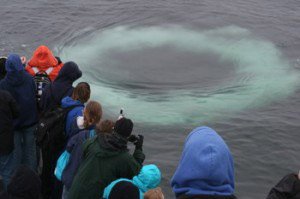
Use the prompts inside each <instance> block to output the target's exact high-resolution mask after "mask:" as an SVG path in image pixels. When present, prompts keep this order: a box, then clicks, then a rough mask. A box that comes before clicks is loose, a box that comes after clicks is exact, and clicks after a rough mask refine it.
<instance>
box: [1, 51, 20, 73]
mask: <svg viewBox="0 0 300 199" xmlns="http://www.w3.org/2000/svg"><path fill="white" fill-rule="evenodd" d="M5 70H6V71H7V72H14V71H22V70H24V67H23V64H22V61H21V58H20V56H19V55H17V54H10V55H9V56H8V58H7V60H6V63H5Z"/></svg>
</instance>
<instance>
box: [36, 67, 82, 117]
mask: <svg viewBox="0 0 300 199" xmlns="http://www.w3.org/2000/svg"><path fill="white" fill-rule="evenodd" d="M81 76H82V72H81V71H80V69H79V67H78V65H77V64H76V63H75V62H67V63H65V64H64V66H63V67H62V68H61V70H60V71H59V74H58V76H57V78H56V79H55V80H54V81H53V82H52V83H51V84H49V85H47V86H46V87H45V89H44V90H43V94H42V97H41V107H40V108H41V111H42V113H43V112H45V111H47V110H49V109H51V108H53V107H55V106H60V105H61V100H62V99H63V98H64V97H67V96H71V95H72V93H73V89H74V87H73V86H72V85H73V83H74V82H75V81H76V80H77V79H79V78H80V77H81Z"/></svg>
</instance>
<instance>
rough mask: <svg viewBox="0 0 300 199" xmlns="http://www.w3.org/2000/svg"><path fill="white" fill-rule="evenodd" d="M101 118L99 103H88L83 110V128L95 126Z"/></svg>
mask: <svg viewBox="0 0 300 199" xmlns="http://www.w3.org/2000/svg"><path fill="white" fill-rule="evenodd" d="M101 117H102V107H101V104H100V103H99V102H96V101H89V103H88V104H87V105H86V106H85V109H84V123H85V124H84V126H85V127H88V126H89V125H90V124H97V123H98V122H99V121H100V120H101Z"/></svg>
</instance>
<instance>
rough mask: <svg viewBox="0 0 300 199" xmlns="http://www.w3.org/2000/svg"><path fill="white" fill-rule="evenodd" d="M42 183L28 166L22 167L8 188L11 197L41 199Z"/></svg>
mask: <svg viewBox="0 0 300 199" xmlns="http://www.w3.org/2000/svg"><path fill="white" fill-rule="evenodd" d="M39 190H41V181H40V178H39V177H38V175H37V174H36V173H35V172H34V171H32V170H31V169H29V168H28V167H26V166H20V167H19V169H18V170H17V171H16V173H15V174H14V175H13V177H12V179H11V181H10V183H9V184H8V187H7V192H8V193H9V195H12V196H14V197H19V198H23V199H39V195H40V193H39Z"/></svg>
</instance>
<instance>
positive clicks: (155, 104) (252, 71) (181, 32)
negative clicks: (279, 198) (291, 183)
mask: <svg viewBox="0 0 300 199" xmlns="http://www.w3.org/2000/svg"><path fill="white" fill-rule="evenodd" d="M1 8H2V9H0V16H1V18H2V21H1V23H0V36H1V39H0V44H1V47H0V51H1V53H2V54H7V53H9V52H17V53H20V54H25V55H27V56H28V57H29V56H30V55H31V52H32V50H34V49H35V48H36V47H37V46H38V45H40V44H46V45H49V46H50V47H51V48H53V49H56V52H57V53H58V54H59V55H60V56H61V57H62V58H63V60H64V61H68V60H75V61H76V62H78V63H79V64H80V66H81V68H82V70H83V71H84V73H85V75H84V77H83V79H84V80H86V81H89V82H90V83H91V84H92V92H93V94H92V98H94V99H97V100H99V101H100V102H101V103H102V104H103V106H104V107H105V112H106V116H107V117H115V116H116V115H117V112H118V109H119V108H120V107H124V108H125V112H126V114H127V115H128V117H131V118H132V119H133V120H134V121H135V123H136V125H135V133H142V134H143V135H145V153H146V155H147V160H146V163H155V164H158V165H159V166H160V168H161V169H162V172H163V183H162V187H163V190H164V192H165V194H166V196H167V198H172V197H173V194H172V192H171V189H170V187H169V180H170V178H171V176H172V174H173V172H174V170H175V168H176V166H177V163H178V160H179V158H180V155H181V149H182V145H183V143H184V139H185V136H186V135H187V133H188V132H189V131H191V130H192V129H193V128H194V127H196V126H199V125H208V126H211V127H212V128H215V129H216V130H217V131H218V132H219V133H220V134H221V135H222V136H223V137H224V139H225V140H226V142H227V143H228V145H229V147H230V148H231V151H232V153H233V156H234V158H235V168H236V185H237V186H236V193H237V196H238V197H239V198H265V196H266V194H267V192H268V191H269V189H270V188H271V186H273V185H274V183H275V182H276V181H277V180H279V178H280V177H282V175H284V174H285V173H287V172H292V171H297V170H298V169H300V166H299V159H300V155H299V153H298V151H299V149H300V146H299V144H298V143H299V141H300V139H299V137H298V129H299V122H298V120H299V116H300V114H299V111H300V101H299V97H300V94H299V91H298V84H299V66H300V62H299V50H300V36H299V30H300V26H299V25H300V24H299V23H300V21H299V18H300V2H299V1H298V0H288V1H278V0H275V1H266V0H263V1H259V0H251V1H241V0H225V1H208V0H205V1H191V0H187V1H178V0H175V1H171V0H165V1H158V0H152V1H144V0H142V1H137V0H126V1H118V0H114V1H102V0H101V1H96V0H86V1H80V0H67V1H58V0H53V1H49V0H27V1H21V0H2V1H1Z"/></svg>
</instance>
